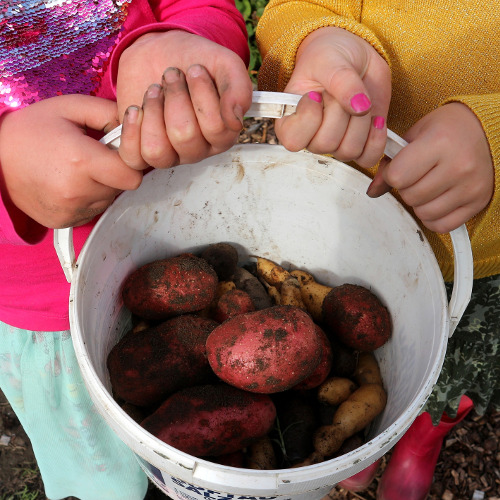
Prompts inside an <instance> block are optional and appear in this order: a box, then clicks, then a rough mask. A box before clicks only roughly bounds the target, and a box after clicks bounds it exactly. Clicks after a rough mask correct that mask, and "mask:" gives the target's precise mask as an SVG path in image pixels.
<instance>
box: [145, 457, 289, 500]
mask: <svg viewBox="0 0 500 500" xmlns="http://www.w3.org/2000/svg"><path fill="white" fill-rule="evenodd" d="M136 457H137V459H138V460H139V463H140V465H141V467H142V468H143V470H144V471H145V472H146V474H147V475H148V477H149V478H150V479H151V480H152V481H153V482H154V483H155V484H156V486H158V488H160V489H161V490H162V491H163V492H164V493H166V494H167V495H169V496H170V497H172V498H177V499H178V500H199V499H203V500H274V499H277V498H278V497H276V496H271V497H261V496H258V497H256V496H248V495H233V494H231V493H223V492H220V491H214V490H211V489H207V488H203V487H202V486H197V485H195V484H190V483H188V482H186V481H183V480H181V479H178V478H176V477H174V476H171V475H169V474H166V473H165V472H162V471H160V470H159V469H157V468H156V467H155V466H154V465H151V464H150V463H149V462H146V461H145V460H144V459H142V458H141V457H139V456H137V455H136ZM279 498H280V500H292V499H291V498H290V497H279Z"/></svg>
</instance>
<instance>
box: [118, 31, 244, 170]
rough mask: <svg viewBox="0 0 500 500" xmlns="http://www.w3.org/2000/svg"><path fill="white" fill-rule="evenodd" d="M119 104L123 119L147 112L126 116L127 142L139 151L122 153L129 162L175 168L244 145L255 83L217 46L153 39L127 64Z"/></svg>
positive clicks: (122, 67)
mask: <svg viewBox="0 0 500 500" xmlns="http://www.w3.org/2000/svg"><path fill="white" fill-rule="evenodd" d="M146 89H147V91H146ZM145 91H146V94H145V95H144V92H145ZM143 96H144V100H143ZM117 100H118V110H119V116H122V113H124V112H125V109H126V108H129V106H130V105H134V104H135V105H137V104H139V105H142V107H143V109H142V110H139V112H137V111H138V110H137V108H135V109H132V110H131V111H132V116H131V112H130V108H129V111H128V113H125V116H124V120H123V132H122V137H123V134H125V136H126V137H127V138H129V139H130V142H129V145H130V144H133V143H134V141H135V147H134V146H133V145H131V146H130V148H129V149H125V148H124V147H121V148H120V155H121V156H122V158H123V160H124V161H125V162H126V163H127V164H128V165H129V166H131V167H133V168H136V169H144V168H146V167H147V166H148V165H150V166H153V167H155V168H168V167H171V166H173V165H177V164H183V163H193V162H196V161H199V160H202V159H203V158H206V157H208V156H212V155H215V154H218V153H221V152H223V151H225V150H227V149H229V148H230V147H231V146H232V145H233V144H234V143H235V142H236V141H237V139H238V136H239V132H240V130H241V127H242V121H243V116H244V114H245V113H246V111H247V110H248V108H249V107H250V104H251V101H252V83H251V80H250V77H249V75H248V71H247V68H246V67H245V64H244V63H243V61H242V60H241V58H240V57H239V56H238V55H237V54H235V53H234V52H232V51H231V50H229V49H227V48H225V47H222V46H221V45H218V44H217V43H215V42H212V41H210V40H207V39H205V38H203V37H200V36H198V35H193V34H191V33H187V32H184V31H178V30H174V31H168V32H165V33H148V34H147V35H144V36H142V37H141V38H139V39H138V40H137V41H136V42H135V43H134V44H133V45H131V46H130V47H129V48H127V49H126V50H125V51H124V52H123V54H122V55H121V57H120V63H119V69H118V81H117Z"/></svg>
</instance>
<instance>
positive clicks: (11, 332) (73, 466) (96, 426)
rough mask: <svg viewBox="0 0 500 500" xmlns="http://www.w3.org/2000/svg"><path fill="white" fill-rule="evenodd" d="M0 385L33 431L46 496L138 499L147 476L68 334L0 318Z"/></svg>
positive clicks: (53, 499)
mask: <svg viewBox="0 0 500 500" xmlns="http://www.w3.org/2000/svg"><path fill="white" fill-rule="evenodd" d="M0 389H1V390H2V392H3V393H4V394H5V396H6V398H7V399H8V401H9V403H10V405H11V406H12V408H13V410H14V411H15V413H16V415H17V417H18V418H19V421H20V422H21V424H22V426H23V428H24V430H25V431H26V433H27V435H28V437H29V438H30V441H31V444H32V447H33V451H34V454H35V457H36V460H37V464H38V467H39V469H40V473H41V476H42V479H43V483H44V487H45V494H46V496H47V497H48V498H49V499H51V500H59V499H62V498H66V497H68V496H74V497H77V498H79V499H81V500H142V499H143V498H144V496H145V495H146V491H147V487H148V480H147V478H146V475H145V474H144V472H143V471H142V469H141V468H140V467H139V464H138V461H137V460H136V458H135V456H134V454H133V453H132V451H131V450H130V449H129V448H128V447H127V446H126V445H125V444H124V443H123V442H122V441H121V440H120V439H119V438H118V437H117V436H116V435H115V434H114V432H113V431H112V430H111V429H110V428H109V426H108V425H107V424H106V422H105V421H104V419H103V418H102V417H101V416H100V415H99V414H98V412H97V410H96V408H95V407H94V405H93V403H92V401H91V399H90V396H89V394H88V392H87V389H86V387H85V385H84V382H83V380H82V377H81V374H80V369H79V367H78V363H77V360H76V356H75V352H74V349H73V344H72V341H71V336H70V333H69V332H68V331H64V332H33V331H28V330H20V329H18V328H14V327H11V326H8V325H6V324H4V323H1V322H0Z"/></svg>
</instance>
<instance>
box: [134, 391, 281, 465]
mask: <svg viewBox="0 0 500 500" xmlns="http://www.w3.org/2000/svg"><path fill="white" fill-rule="evenodd" d="M275 418H276V408H275V406H274V403H273V402H272V400H271V398H270V397H269V396H268V395H266V394H252V393H250V392H246V391H242V390H240V389H237V388H236V387H232V386H230V385H227V384H224V383H218V384H213V385H200V386H195V387H188V388H186V389H183V390H181V391H179V392H176V393H175V394H173V395H171V396H170V397H169V398H168V399H167V400H166V401H165V402H164V403H163V404H162V405H161V406H160V407H159V408H158V409H157V410H156V411H155V412H154V413H153V414H151V415H150V416H149V417H147V418H146V419H145V420H143V421H142V423H141V425H142V427H144V429H146V430H147V431H148V432H150V433H151V434H153V435H154V436H156V437H157V438H158V439H161V440H162V441H164V442H165V443H167V444H169V445H171V446H173V447H175V448H177V449H178V450H181V451H183V452H185V453H189V454H190V455H193V456H196V457H217V456H219V455H227V454H229V453H233V452H236V451H238V450H241V449H242V448H244V447H246V446H249V445H250V444H251V443H252V442H254V441H256V440H257V439H259V438H261V437H263V436H265V435H267V433H268V432H269V430H270V429H271V427H272V426H273V424H274V420H275Z"/></svg>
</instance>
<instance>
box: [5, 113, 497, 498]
mask: <svg viewBox="0 0 500 500" xmlns="http://www.w3.org/2000/svg"><path fill="white" fill-rule="evenodd" d="M240 142H242V143H249V142H262V143H269V144H276V143H277V140H276V137H275V135H274V128H273V124H272V121H271V120H267V119H252V120H246V121H245V129H244V131H243V133H242V134H241V137H240ZM499 438H500V412H494V411H489V412H488V413H487V414H486V415H485V416H482V417H481V416H478V415H477V414H476V413H475V412H474V411H473V412H472V413H470V414H469V415H468V416H467V417H466V418H465V419H464V420H463V421H462V422H461V423H460V424H458V425H457V426H456V427H455V428H453V429H452V431H451V432H450V434H448V435H447V436H446V438H445V441H444V443H443V448H442V450H441V454H440V456H439V460H438V463H437V467H436V470H435V475H434V482H433V484H432V487H431V492H430V494H429V497H428V500H482V499H485V500H500V448H499ZM389 459H390V453H388V454H387V455H385V456H384V457H383V459H382V463H381V466H380V468H379V471H378V473H377V475H376V477H375V479H374V481H373V483H372V484H371V486H370V487H369V488H368V489H367V490H365V491H363V492H358V493H350V492H346V491H344V490H342V489H341V488H339V487H336V488H334V489H333V490H332V492H331V493H330V495H329V498H330V499H331V500H356V499H358V500H359V499H361V500H362V499H365V500H369V499H375V498H376V495H375V492H376V487H377V484H378V481H379V479H380V477H381V475H382V473H383V470H384V468H385V467H386V464H387V463H388V460H389ZM165 498H167V497H166V496H165V495H164V494H163V493H162V492H160V491H159V490H158V489H156V488H155V487H154V486H151V488H150V491H149V492H148V495H147V497H146V500H163V499H165ZM0 500H46V497H45V495H44V493H43V483H42V481H41V478H40V475H39V472H38V468H37V465H36V461H35V458H34V455H33V451H32V449H31V446H30V442H29V439H28V437H27V436H26V434H25V432H24V430H23V428H22V426H21V425H20V423H19V421H18V419H17V417H16V416H15V414H14V412H13V411H12V409H11V407H10V406H9V404H8V403H7V401H6V399H5V397H4V395H3V394H2V392H1V391H0ZM68 500H76V499H68Z"/></svg>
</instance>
